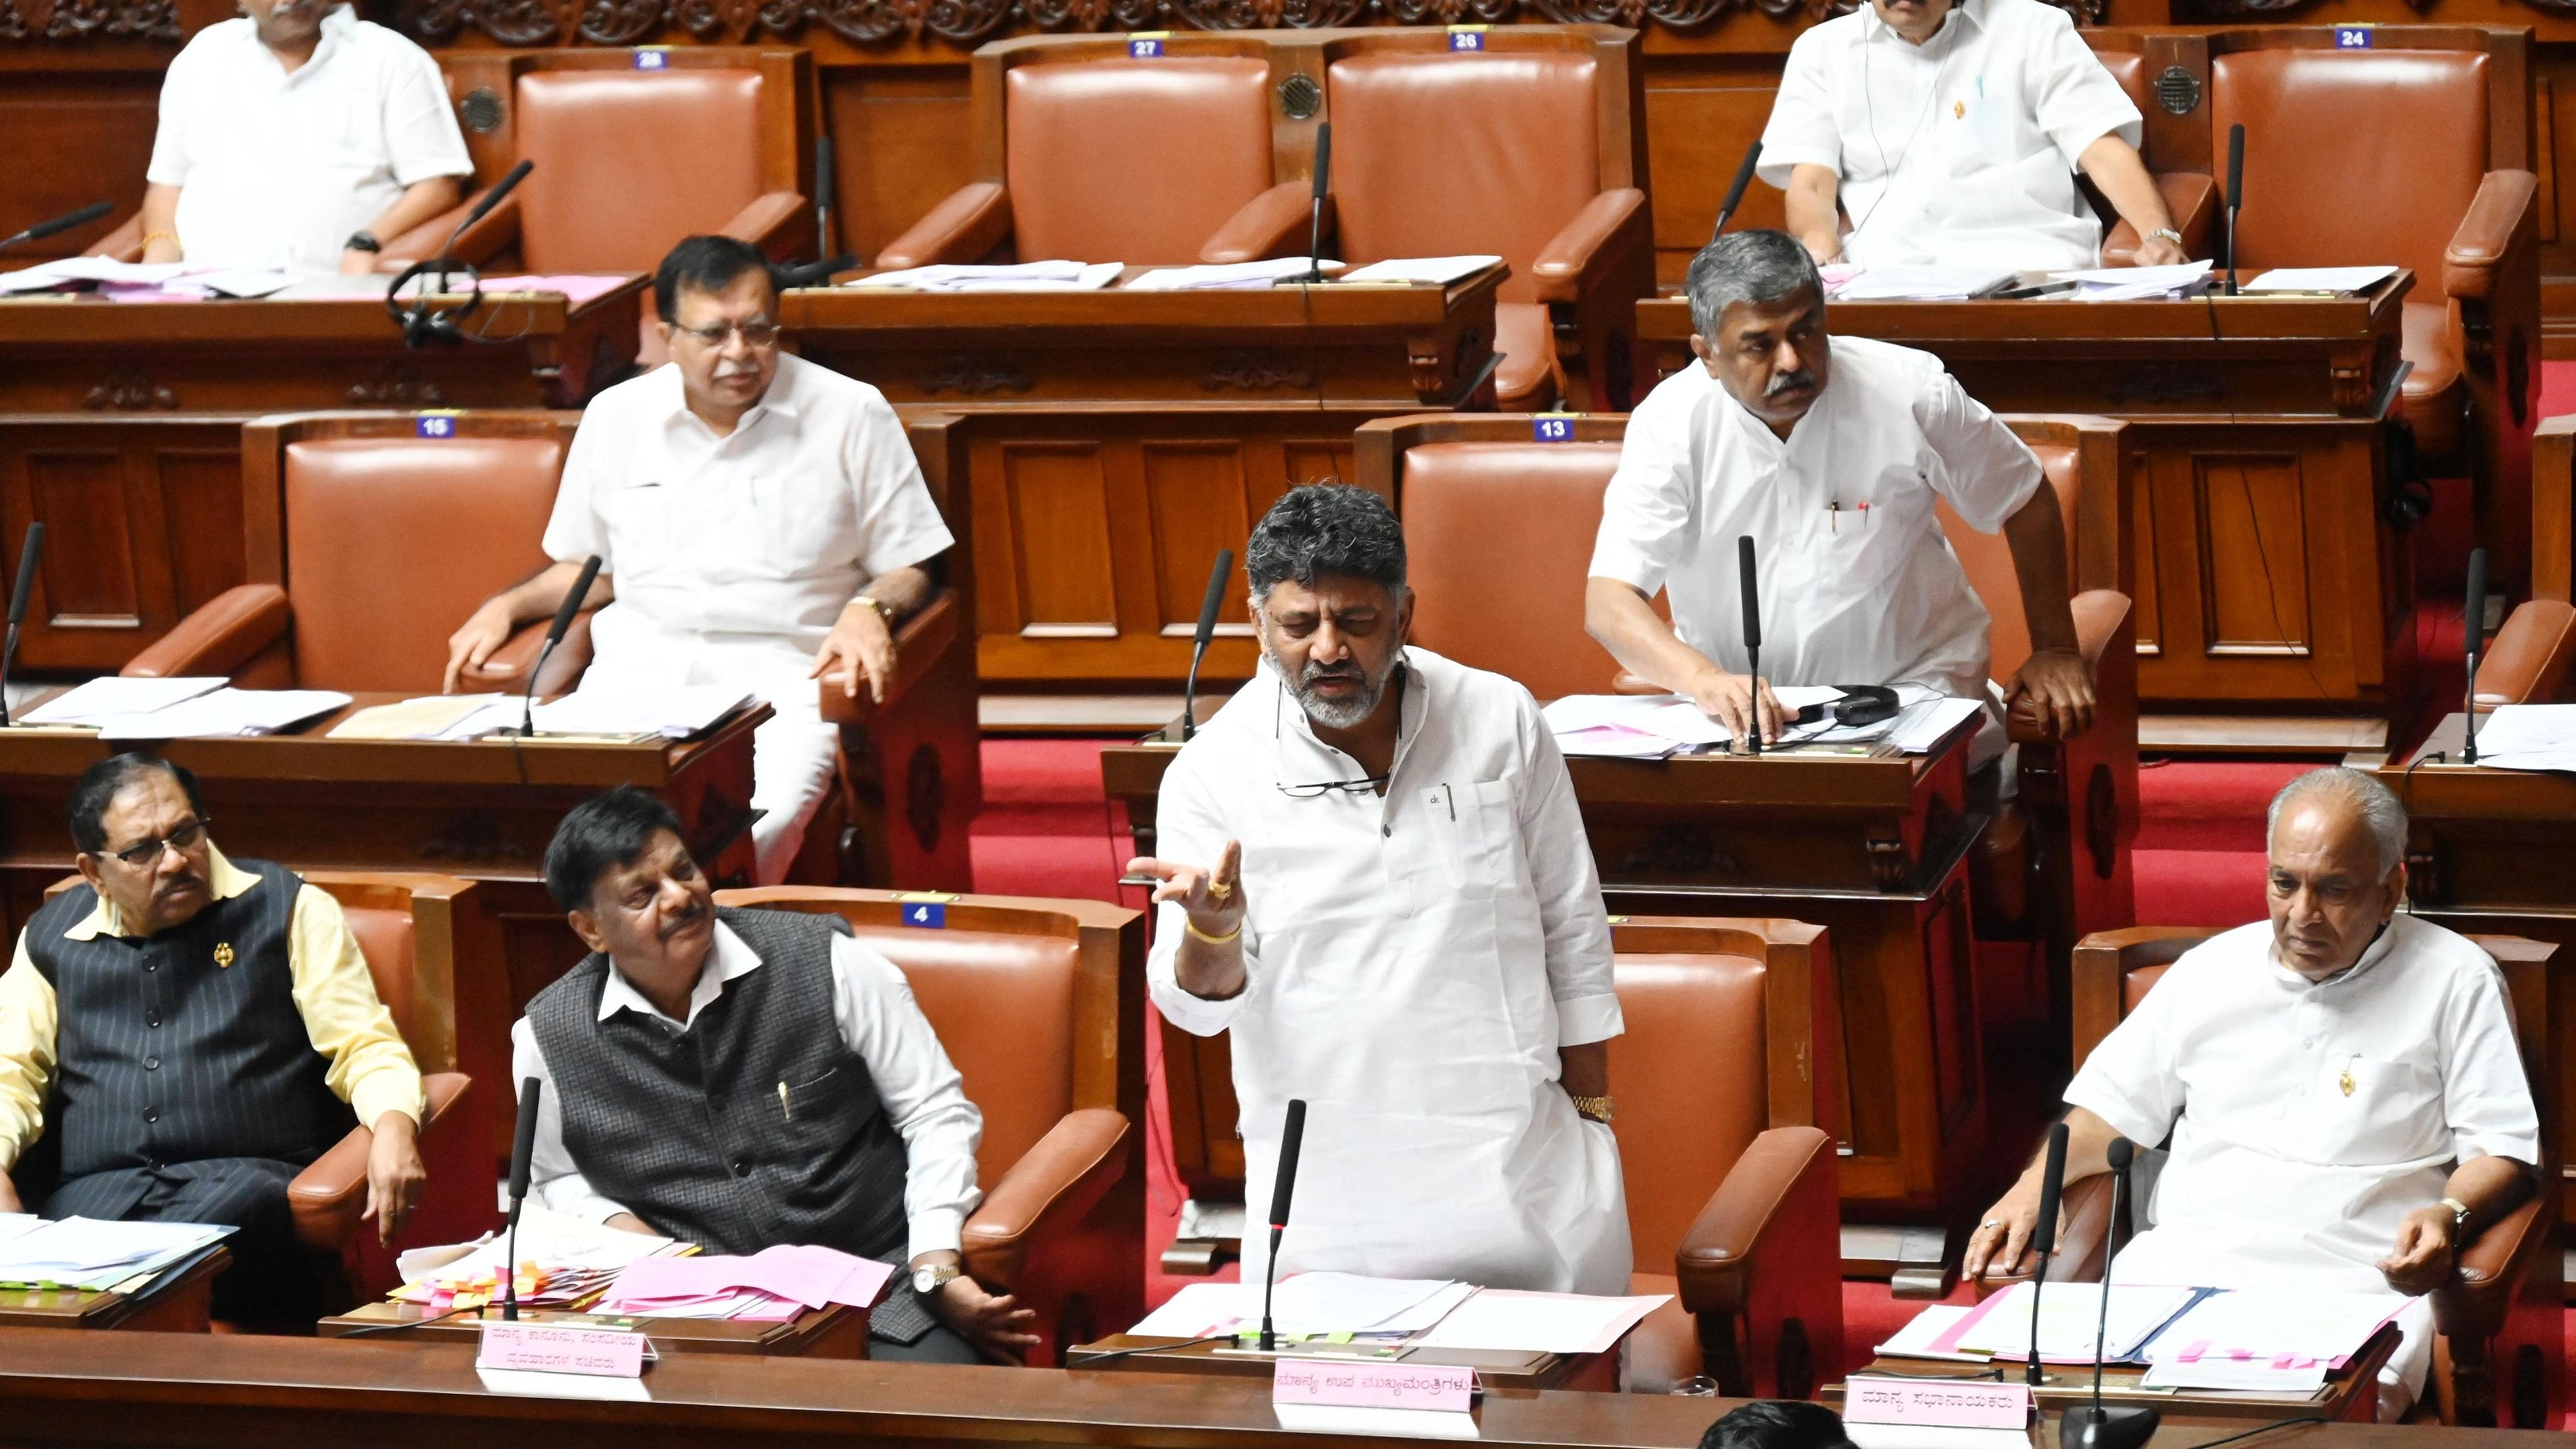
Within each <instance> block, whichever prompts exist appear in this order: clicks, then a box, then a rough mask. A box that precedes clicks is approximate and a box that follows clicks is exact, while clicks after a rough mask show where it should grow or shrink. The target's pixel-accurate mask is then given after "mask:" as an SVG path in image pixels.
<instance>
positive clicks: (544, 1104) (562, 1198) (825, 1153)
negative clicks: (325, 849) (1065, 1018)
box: [511, 787, 1037, 1363]
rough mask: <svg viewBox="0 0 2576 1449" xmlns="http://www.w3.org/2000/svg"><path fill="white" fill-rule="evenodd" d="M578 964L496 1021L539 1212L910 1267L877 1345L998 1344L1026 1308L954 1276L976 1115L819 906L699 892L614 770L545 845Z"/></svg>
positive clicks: (725, 1243)
mask: <svg viewBox="0 0 2576 1449" xmlns="http://www.w3.org/2000/svg"><path fill="white" fill-rule="evenodd" d="M546 889H547V891H548V892H549V893H550V894H552V895H553V896H554V898H555V903H556V904H557V905H559V906H561V907H563V908H564V911H565V913H566V915H567V917H568V918H569V919H570V921H571V923H572V928H573V931H574V933H575V934H577V935H579V936H580V937H581V939H582V941H583V943H584V944H586V945H588V946H589V947H590V950H591V954H590V956H589V958H588V959H587V960H584V961H583V962H582V963H581V964H580V965H578V966H576V967H574V968H573V969H572V971H571V972H570V973H569V974H567V975H566V976H564V977H563V979H561V980H559V981H557V982H556V983H555V984H554V985H552V986H549V987H547V988H546V989H545V990H544V991H541V992H539V993H538V994H537V997H536V999H535V1000H533V1001H531V1002H529V1003H528V1014H527V1016H526V1017H525V1018H523V1019H522V1020H521V1021H520V1022H519V1024H518V1026H517V1027H516V1028H515V1029H514V1030H513V1031H512V1033H511V1040H512V1044H513V1046H514V1047H515V1049H516V1063H517V1065H516V1070H515V1071H514V1072H513V1073H512V1075H513V1076H514V1077H515V1078H517V1079H518V1080H520V1081H526V1080H527V1079H529V1078H531V1077H534V1078H536V1079H538V1080H539V1081H541V1082H543V1083H545V1087H544V1090H543V1092H542V1094H541V1096H540V1098H539V1101H538V1109H537V1136H536V1144H535V1154H534V1157H533V1159H532V1170H531V1174H530V1175H531V1177H532V1179H533V1181H534V1183H535V1186H536V1191H537V1195H538V1198H539V1200H540V1201H542V1202H543V1203H544V1204H545V1205H546V1206H547V1207H549V1208H552V1209H554V1210H556V1211H558V1212H566V1213H571V1214H574V1215H576V1216H579V1217H584V1218H587V1219H590V1220H591V1221H594V1222H604V1223H607V1224H608V1225H610V1226H612V1227H621V1228H629V1229H632V1230H635V1231H638V1232H653V1233H661V1234H664V1235H667V1236H670V1237H676V1238H682V1239H685V1240H687V1241H689V1242H693V1243H696V1244H698V1245H699V1246H701V1247H702V1248H704V1249H706V1250H707V1251H708V1252H712V1253H738V1254H750V1253H757V1252H759V1251H760V1250H761V1249H763V1248H767V1247H773V1246H776V1245H778V1244H782V1243H812V1244H820V1245H821V1246H824V1247H829V1248H838V1249H840V1250H842V1251H843V1252H848V1253H856V1254H859V1255H860V1256H863V1257H869V1258H875V1259H877V1260H879V1261H881V1262H887V1263H894V1264H899V1265H907V1266H909V1268H910V1269H911V1273H910V1276H909V1277H908V1278H907V1277H902V1276H898V1278H897V1280H896V1283H895V1286H894V1288H893V1290H892V1292H891V1293H890V1294H889V1295H888V1297H887V1299H886V1301H885V1302H883V1303H881V1304H879V1305H878V1306H877V1309H876V1312H875V1314H874V1316H873V1317H872V1319H871V1320H870V1323H869V1337H870V1339H871V1340H872V1342H871V1343H870V1345H869V1353H870V1354H871V1355H872V1356H873V1357H876V1358H885V1359H916V1360H929V1361H935V1362H944V1363H977V1362H981V1361H983V1359H985V1358H987V1357H990V1358H995V1359H1005V1360H1013V1359H1017V1358H1018V1357H1019V1356H1020V1354H1021V1353H1022V1352H1024V1351H1025V1350H1026V1349H1027V1347H1028V1345H1030V1344H1033V1343H1035V1342H1037V1338H1036V1335H1034V1334H1033V1333H1031V1332H1030V1331H1029V1330H1030V1329H1031V1328H1032V1327H1033V1325H1034V1324H1035V1321H1036V1315H1035V1314H1034V1313H1032V1312H1031V1311H1030V1310H1028V1309H1025V1308H1021V1307H1020V1306H1019V1305H1018V1304H1017V1303H1016V1302H1015V1301H1014V1300H1013V1299H1011V1298H1010V1297H1008V1296H998V1297H997V1296H995V1295H993V1294H990V1293H987V1292H986V1291H984V1289H983V1287H982V1285H980V1284H978V1283H977V1282H976V1281H975V1280H974V1279H973V1278H971V1277H968V1276H966V1275H965V1272H964V1263H963V1259H962V1256H961V1255H960V1253H959V1252H958V1247H959V1243H960V1240H961V1237H962V1234H963V1231H964V1227H965V1222H966V1215H967V1214H968V1213H969V1212H971V1211H973V1210H974V1207H975V1204H976V1203H977V1202H978V1201H979V1200H980V1199H981V1197H982V1194H981V1193H980V1192H979V1191H978V1190H977V1189H976V1186H975V1148H976V1146H977V1144H978V1143H979V1142H980V1141H981V1140H982V1138H983V1129H984V1119H983V1114H982V1113H980V1112H978V1111H976V1110H975V1104H974V1103H972V1102H969V1101H967V1100H966V1094H965V1092H964V1091H963V1090H962V1089H961V1083H960V1080H959V1077H958V1075H957V1069H956V1067H954V1066H953V1065H951V1064H950V1063H949V1060H948V1053H947V1052H946V1051H944V1050H942V1049H941V1047H940V1045H939V1038H938V1036H937V1034H936V1033H934V1032H933V1031H932V1030H931V1026H930V1021H929V1019H928V1018H926V1017H924V1016H923V1015H922V1014H921V1008H920V1007H919V1006H918V1005H917V1004H915V1003H914V1001H913V999H912V988H911V987H910V986H909V985H908V984H906V982H905V981H904V977H903V972H902V971H901V970H900V969H898V968H897V967H896V966H895V965H894V963H893V962H891V961H888V960H886V959H885V957H883V956H881V955H879V954H877V953H876V952H874V951H872V950H869V949H868V948H867V947H866V946H863V945H861V944H860V943H859V942H858V940H857V939H856V938H854V937H853V936H851V934H850V932H849V927H848V926H847V924H846V923H844V922H843V921H842V920H841V919H840V918H839V917H837V916H818V915H809V914H806V913H804V912H800V911H761V910H731V909H727V910H721V911H720V910H718V909H716V906H715V901H714V897H713V893H712V891H711V889H710V888H709V886H708V883H707V878H706V876H705V875H704V874H703V873H701V872H700V871H699V869H698V865H697V862H696V861H695V860H693V859H691V858H690V856H689V849H688V846H687V845H686V844H684V843H683V842H682V841H681V839H680V822H679V820H678V819H677V818H676V817H674V816H673V815H672V814H671V811H670V809H669V808H668V807H667V806H665V805H663V804H662V802H661V801H659V800H657V799H655V798H653V797H652V796H651V795H648V794H645V793H644V792H643V791H640V790H636V789H632V788H626V787H620V788H619V789H616V790H612V791H610V792H608V793H607V794H605V795H602V796H600V797H598V798H597V799H594V800H590V801H587V802H585V803H583V804H582V805H580V806H578V807H576V808H575V809H574V810H573V811H572V813H571V814H569V815H567V816H565V817H564V822H563V825H562V827H561V828H560V829H558V830H557V831H556V832H555V838H554V843H553V844H551V845H549V846H548V847H547V848H546Z"/></svg>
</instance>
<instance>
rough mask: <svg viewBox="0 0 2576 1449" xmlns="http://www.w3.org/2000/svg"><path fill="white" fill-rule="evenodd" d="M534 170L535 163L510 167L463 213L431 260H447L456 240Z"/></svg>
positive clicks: (527, 162) (528, 162) (506, 197)
mask: <svg viewBox="0 0 2576 1449" xmlns="http://www.w3.org/2000/svg"><path fill="white" fill-rule="evenodd" d="M536 169H537V163H536V162H534V161H522V162H520V163H519V164H518V165H516V166H513V167H511V168H510V169H509V171H508V172H507V173H506V174H504V175H503V176H502V177H501V179H500V180H499V181H497V182H495V183H493V186H492V189H491V190H489V191H486V192H484V193H483V199H482V200H480V201H478V202H476V203H474V209H473V210H472V211H469V212H467V213H465V219H464V220H463V221H460V222H458V223H457V224H456V230H454V231H451V232H449V233H448V234H447V240H445V241H443V242H440V243H439V244H438V255H437V256H435V257H433V258H431V260H432V261H441V262H443V261H447V260H449V259H450V253H452V252H454V251H455V250H456V239H457V238H458V237H461V236H463V235H465V233H466V232H467V230H469V229H470V228H472V226H473V225H474V223H476V222H478V221H481V220H482V219H483V218H485V217H487V216H490V215H491V214H492V208H494V207H496V206H499V205H500V204H501V203H502V202H504V201H506V200H508V199H509V197H510V193H511V192H513V191H516V190H518V189H519V183H520V182H522V181H525V180H527V179H528V173H529V172H531V171H534V170H536Z"/></svg>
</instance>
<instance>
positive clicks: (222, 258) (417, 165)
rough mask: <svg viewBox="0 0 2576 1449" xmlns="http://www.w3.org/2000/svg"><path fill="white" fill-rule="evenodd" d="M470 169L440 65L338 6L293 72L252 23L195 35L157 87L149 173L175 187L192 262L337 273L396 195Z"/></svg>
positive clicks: (183, 243) (183, 242)
mask: <svg viewBox="0 0 2576 1449" xmlns="http://www.w3.org/2000/svg"><path fill="white" fill-rule="evenodd" d="M473 170H474V163H473V162H472V161H471V160H469V159H467V157H466V154H465V138H464V136H463V135H462V134H461V133H460V132H458V130H457V129H456V113H455V111H454V109H453V108H452V107H450V106H449V105H448V102H447V83H446V82H445V81H444V80H443V79H441V78H440V76H439V72H438V62H436V61H434V60H431V59H430V58H429V52H427V51H425V50H423V49H421V48H420V47H419V46H417V45H414V44H412V43H411V42H410V41H408V40H405V39H404V38H403V37H401V36H400V35H397V34H395V33H394V32H393V31H390V30H387V29H386V28H384V27H383V26H381V25H376V24H373V23H370V22H368V21H364V20H360V19H359V18H358V17H357V16H356V15H355V14H353V13H352V12H351V11H350V10H349V9H348V8H347V7H346V6H340V7H337V8H334V9H333V10H332V11H331V12H330V13H329V14H328V15H325V16H324V17H323V18H322V39H321V42H320V43H319V44H318V45H316V46H315V47H314V49H313V54H312V56H311V57H310V58H309V59H307V60H306V61H305V62H304V64H302V65H300V66H298V67H296V69H295V71H294V73H293V74H291V75H290V74H288V73H287V70H286V68H285V67H284V66H283V65H280V64H279V63H278V59H277V57H276V56H275V55H273V54H271V53H270V51H269V49H268V47H267V46H264V45H262V44H260V43H259V33H258V31H257V30H256V29H254V28H253V27H252V25H251V22H250V20H249V18H248V17H242V18H238V19H233V20H225V21H220V22H218V23H216V24H214V25H210V26H207V27H206V28H205V29H203V30H200V31H198V32H197V34H196V38H195V39H193V40H190V41H189V42H188V45H187V48H186V49H185V50H182V51H180V52H179V54H178V56H177V57H176V58H175V59H173V60H172V61H171V62H170V69H169V72H168V74H167V75H166V76H164V78H163V79H162V82H161V127H160V131H159V132H158V134H156V135H155V136H154V137H153V140H152V163H151V166H150V167H149V169H147V170H146V171H145V172H144V176H145V177H146V179H148V180H150V181H151V182H152V183H153V184H154V185H156V186H176V187H178V188H179V210H178V219H177V222H176V227H177V230H178V233H179V246H180V248H181V250H182V251H183V252H184V253H185V255H186V256H187V259H188V260H189V261H190V262H198V263H204V264H207V265H210V266H218V267H262V268H269V269H273V270H278V271H292V272H336V271H338V270H339V269H340V253H341V251H342V250H343V247H342V243H344V242H346V241H347V240H348V239H349V234H350V233H351V232H354V231H358V230H360V229H362V228H364V227H366V226H368V225H369V224H371V223H373V222H374V221H375V219H376V218H377V217H380V216H382V215H384V214H385V210H386V208H388V207H390V206H392V205H393V204H394V200H395V198H397V197H399V196H401V195H402V194H403V192H404V191H406V190H408V189H409V188H411V187H413V186H416V185H418V184H420V183H421V182H423V181H427V180H430V179H431V178H433V177H438V176H465V175H469V174H471V173H472V172H473ZM383 240H386V241H391V240H393V238H391V237H386V238H383Z"/></svg>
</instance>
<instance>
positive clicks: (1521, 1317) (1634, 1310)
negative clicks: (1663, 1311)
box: [1415, 1288, 1672, 1353]
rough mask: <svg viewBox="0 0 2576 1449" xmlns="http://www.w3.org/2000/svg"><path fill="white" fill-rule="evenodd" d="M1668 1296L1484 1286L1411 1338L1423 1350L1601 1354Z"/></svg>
mask: <svg viewBox="0 0 2576 1449" xmlns="http://www.w3.org/2000/svg"><path fill="white" fill-rule="evenodd" d="M1671 1296H1672V1295H1671V1294H1668V1293H1666V1294H1655V1295H1652V1296H1648V1297H1640V1298H1595V1297H1591V1296H1589V1295H1587V1294H1582V1293H1521V1292H1515V1291H1512V1290H1509V1289H1503V1288H1487V1289H1484V1290H1482V1291H1480V1292H1478V1293H1477V1294H1476V1295H1475V1296H1474V1297H1472V1298H1469V1299H1468V1300H1467V1301H1466V1302H1464V1303H1461V1304H1459V1305H1458V1307H1457V1308H1456V1309H1454V1310H1452V1311H1451V1312H1450V1314H1449V1316H1448V1317H1446V1318H1443V1319H1441V1320H1440V1322H1439V1323H1438V1324H1437V1325H1436V1326H1434V1327H1433V1328H1432V1330H1431V1331H1430V1332H1429V1333H1426V1334H1424V1335H1422V1336H1421V1337H1420V1338H1419V1339H1417V1340H1415V1342H1417V1343H1419V1344H1420V1345H1422V1346H1423V1347H1426V1348H1467V1349H1500V1350H1506V1351H1509V1350H1514V1349H1518V1350H1524V1351H1527V1352H1532V1353H1607V1352H1609V1351H1610V1350H1611V1349H1613V1348H1615V1347H1617V1346H1618V1343H1619V1339H1620V1336H1621V1335H1623V1334H1625V1333H1626V1332H1627V1331H1628V1330H1629V1329H1631V1328H1634V1327H1636V1326H1637V1322H1638V1320H1640V1319H1642V1318H1644V1317H1645V1316H1646V1315H1647V1314H1649V1313H1652V1312H1654V1311H1655V1309H1656V1308H1657V1307H1659V1306H1661V1305H1662V1304H1663V1303H1664V1302H1666V1301H1667V1300H1668V1299H1669V1298H1670V1297H1671Z"/></svg>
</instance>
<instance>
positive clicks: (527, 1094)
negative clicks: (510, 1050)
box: [510, 1077, 546, 1203]
mask: <svg viewBox="0 0 2576 1449" xmlns="http://www.w3.org/2000/svg"><path fill="white" fill-rule="evenodd" d="M545 1091H546V1083H545V1079H544V1078H543V1077H526V1078H523V1079H521V1081H520V1082H519V1133H518V1136H517V1138H515V1139H514V1140H513V1141H512V1142H511V1144H510V1201H512V1202H514V1203H515V1202H517V1201H519V1200H520V1199H521V1198H524V1197H526V1196H527V1195H528V1159H529V1158H530V1157H531V1156H533V1155H534V1154H535V1152H536V1150H537V1103H538V1101H539V1100H540V1099H542V1098H543V1097H544V1096H545Z"/></svg>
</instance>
